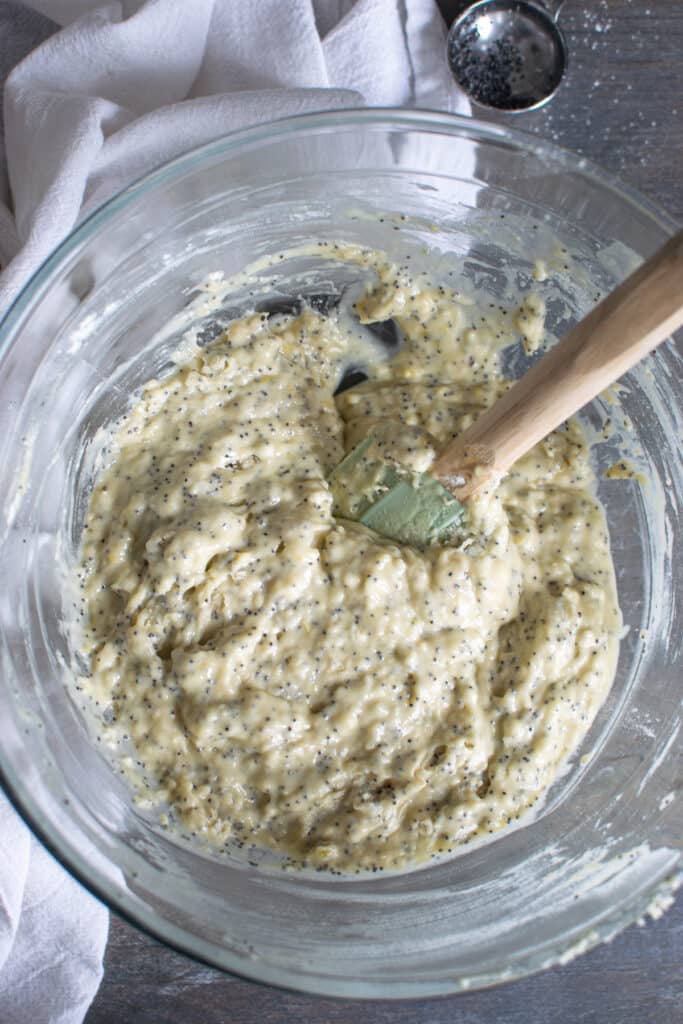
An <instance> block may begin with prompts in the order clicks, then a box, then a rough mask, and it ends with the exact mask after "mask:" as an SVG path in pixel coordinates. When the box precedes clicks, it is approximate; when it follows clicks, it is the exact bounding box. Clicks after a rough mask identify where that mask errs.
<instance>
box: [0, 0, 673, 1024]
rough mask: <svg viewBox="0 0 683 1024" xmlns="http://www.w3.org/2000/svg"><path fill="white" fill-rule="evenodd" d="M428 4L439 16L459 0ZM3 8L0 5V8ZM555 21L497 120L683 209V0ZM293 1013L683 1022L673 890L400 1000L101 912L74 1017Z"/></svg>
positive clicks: (240, 1021)
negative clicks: (509, 111) (437, 990)
mask: <svg viewBox="0 0 683 1024" xmlns="http://www.w3.org/2000/svg"><path fill="white" fill-rule="evenodd" d="M188 2H191V0H188ZM240 2H241V0H240ZM283 2H286V0H283ZM407 2H410V0H407ZM440 3H441V7H442V10H443V11H444V13H445V14H446V15H447V16H449V15H451V14H452V13H453V12H454V11H455V9H456V8H457V7H458V0H440ZM9 6H10V5H5V4H0V14H2V8H5V9H7V8H8V7H9ZM1 21H2V19H1V18H0V22H1ZM561 24H562V26H563V28H564V31H565V33H566V36H567V40H568V44H569V50H570V60H571V62H570V69H569V73H568V75H567V78H566V80H565V82H564V84H563V85H562V88H561V90H560V93H559V94H558V95H557V97H556V98H555V99H554V100H553V101H552V103H551V104H550V106H548V107H547V108H546V109H545V110H542V111H537V112H535V113H531V114H525V115H521V116H517V117H514V118H511V117H510V116H509V115H508V117H507V118H505V117H501V118H498V120H503V121H505V120H507V121H508V122H514V124H515V125H516V126H517V127H519V128H521V129H524V130H526V131H531V132H537V133H538V134H540V135H543V136H545V137H546V138H550V139H552V140H553V141H556V142H558V143H559V144H561V145H564V146H567V147H569V148H571V149H574V150H576V151H578V152H579V153H581V154H582V155H584V156H587V157H590V158H591V159H593V160H595V161H597V162H598V163H600V164H602V165H603V166H604V167H606V168H608V169H609V170H611V171H613V172H615V173H616V174H618V175H619V176H620V177H621V178H623V180H624V181H626V182H628V183H630V184H631V185H633V186H635V187H636V188H638V189H639V190H641V191H642V192H644V193H645V194H646V195H648V196H650V197H651V198H652V199H654V200H656V201H658V202H659V203H660V204H661V205H662V206H664V207H665V208H666V209H667V210H668V211H669V212H670V213H671V214H672V215H673V216H674V217H676V218H677V219H679V220H683V180H682V171H683V0H585V2H579V0H567V4H566V6H565V8H564V10H563V13H562V17H561ZM0 29H2V25H1V24H0ZM3 35H4V33H3V32H2V31H0V69H2V68H1V64H2V60H1V58H2V47H3V42H5V43H6V42H7V40H6V37H5V39H4V40H3ZM295 1021H296V1022H298V1021H302V1022H306V1024H347V1022H349V1024H350V1022H354V1024H446V1022H448V1024H492V1022H495V1024H545V1022H552V1024H593V1022H596V1024H598V1022H599V1024H650V1022H653V1024H654V1022H657V1024H659V1022H661V1024H678V1022H682V1024H683V897H679V899H678V902H677V904H676V906H674V907H673V908H672V909H671V910H670V911H669V912H668V914H666V915H665V917H664V918H662V919H661V920H659V921H657V922H650V923H648V924H647V925H646V926H645V927H642V928H639V927H636V926H634V927H632V928H630V929H629V930H628V931H626V932H625V933H624V934H623V935H621V936H619V937H618V938H617V939H616V940H615V941H614V942H612V943H611V945H609V946H602V947H599V948H598V949H595V950H593V951H592V952H591V953H588V954H586V955H585V956H583V957H581V958H579V959H578V960H575V961H574V962H573V963H571V964H568V965H567V966H565V967H561V968H556V969H553V970H550V971H546V972H545V973H543V974H541V975H537V976H535V977H533V978H529V979H526V980H524V981H521V982H516V983H514V984H511V985H505V986H501V987H499V988H496V989H491V990H488V991H486V992H478V993H471V994H466V995H460V996H455V997H452V998H448V999H440V1000H431V1001H425V1002H417V1003H398V1004H397V1003H362V1004H357V1003H347V1002H341V1001H333V1000H326V999H319V998H313V997H305V996H298V995H292V994H289V993H284V992H278V991H275V990H272V989H266V988H263V987H259V986H256V985H253V984H250V983H247V982H242V981H233V980H231V979H228V978H227V977H225V976H224V975H222V974H221V973H220V972H218V971H215V970H213V969H211V968H208V967H203V966H201V965H199V964H196V963H194V962H193V961H191V960H189V959H188V958H187V957H184V956H182V955H180V954H178V953H174V952H172V951H171V950H169V949H166V948H164V947H162V946H161V945H160V944H159V943H157V942H155V941H154V940H153V939H151V938H149V937H147V936H145V935H143V934H142V933H140V932H138V931H136V930H135V929H134V928H132V927H131V926H130V925H128V924H126V923H125V922H123V921H121V920H120V919H118V918H116V917H115V916H112V922H111V933H110V941H109V946H108V949H107V954H106V958H105V976H104V981H103V983H102V986H101V988H100V991H99V993H98V995H97V997H96V999H95V1002H94V1003H93V1005H92V1007H91V1009H90V1011H89V1013H88V1015H87V1018H86V1024H228V1022H229V1024H257V1022H258V1024H261V1022H263V1024H280V1022H295ZM8 1024H9V1022H8Z"/></svg>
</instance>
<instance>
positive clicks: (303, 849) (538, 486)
mask: <svg viewBox="0 0 683 1024" xmlns="http://www.w3.org/2000/svg"><path fill="white" fill-rule="evenodd" d="M321 246H325V247H327V248H328V249H329V248H330V243H321ZM331 248H333V249H336V250H338V254H339V255H342V256H344V255H345V248H344V247H343V246H339V247H331ZM347 257H348V258H351V259H352V260H353V261H356V262H358V263H361V264H363V263H365V264H366V265H370V266H372V267H373V268H374V269H375V271H376V278H377V280H376V284H375V285H374V287H373V288H371V289H370V290H369V291H368V292H367V294H366V295H365V296H364V297H363V298H362V300H361V301H359V302H358V303H357V306H356V308H357V311H358V314H359V315H360V316H361V319H366V320H368V321H371V320H376V319H385V318H387V317H393V318H394V319H395V320H396V321H397V322H398V324H399V326H400V328H401V330H402V333H403V335H404V337H405V344H404V346H403V348H402V350H401V351H400V353H399V354H398V355H397V356H396V357H395V358H393V359H391V360H390V361H388V362H380V361H378V360H374V361H373V359H372V358H370V356H368V360H367V364H368V372H369V374H370V379H369V380H367V381H366V382H364V383H363V384H361V385H359V386H358V387H356V388H353V389H352V390H350V391H347V392H345V393H343V394H342V395H339V396H337V397H336V398H335V397H333V392H334V390H335V387H336V384H337V383H338V380H339V378H340V375H341V372H342V369H343V367H344V365H345V363H347V362H348V355H349V351H350V347H351V344H352V343H351V341H350V339H349V337H348V332H347V330H346V327H345V324H344V323H343V322H342V320H341V319H338V318H337V317H336V315H335V313H334V312H332V313H330V314H329V315H322V314H321V313H319V312H316V311H314V310H313V309H309V308H305V309H303V311H302V312H301V313H300V314H299V315H289V316H278V317H270V318H268V317H267V316H266V315H258V314H254V315H249V316H245V317H243V318H242V319H239V320H236V321H233V322H232V323H231V324H230V325H229V326H228V328H227V329H226V330H225V332H224V334H223V335H221V336H220V337H219V338H218V339H217V340H216V341H214V342H212V343H211V344H210V345H208V346H206V347H199V346H197V347H196V348H195V350H194V352H193V353H191V354H190V355H189V356H187V355H186V356H183V359H182V361H181V362H179V363H178V365H177V366H176V368H175V370H174V371H173V372H172V373H171V375H170V376H168V377H166V378H165V379H163V380H160V381H151V382H149V383H148V384H147V385H146V386H145V387H144V388H143V389H142V390H141V392H140V393H139V394H138V395H136V396H135V398H134V401H133V402H132V404H131V407H130V409H129V411H128V412H127V413H126V415H125V416H124V417H123V418H122V419H121V420H120V421H119V422H118V423H117V424H115V426H114V428H113V431H112V433H111V436H110V439H109V444H108V454H107V462H106V466H105V468H104V470H103V471H102V472H101V474H100V476H99V478H98V479H97V481H96V483H95V486H94V489H93V493H92V497H91V501H90V507H89V511H88V513H87V516H86V521H85V525H84V532H83V540H82V548H81V561H80V565H79V567H78V582H79V587H80V595H81V601H82V610H83V611H84V613H85V620H86V627H85V629H84V631H83V634H82V647H83V649H84V652H85V654H86V655H87V656H88V658H89V660H90V666H91V672H90V674H89V675H88V676H87V677H84V678H82V679H81V680H80V681H79V685H80V686H81V687H82V689H83V690H84V691H85V692H86V693H87V694H89V695H91V696H92V697H93V698H94V699H95V700H96V701H97V702H98V706H99V708H100V710H103V709H106V711H107V713H106V715H105V716H104V717H103V720H102V723H101V730H102V733H103V735H104V736H105V738H106V739H107V741H108V742H109V743H110V744H111V745H112V746H113V747H114V749H120V747H121V745H122V744H123V743H125V744H127V745H129V747H131V748H132V750H133V751H134V757H135V759H136V761H137V762H138V768H139V769H140V771H141V773H142V776H143V777H144V786H146V787H147V789H148V791H149V792H148V793H147V796H148V797H149V798H151V799H153V800H155V801H158V802H159V805H160V807H162V808H163V810H164V812H165V813H166V814H168V816H169V819H170V820H171V821H172V822H174V823H175V825H176V826H177V827H178V828H181V829H183V830H185V831H189V832H191V833H196V834H198V835H202V836H204V837H206V838H209V839H210V840H215V841H217V842H220V843H222V842H227V843H231V844H234V843H235V842H237V843H238V844H240V845H241V844H243V845H244V846H250V845H254V846H257V847H266V848H272V849H275V850H277V851H279V852H281V853H283V854H285V855H287V856H288V857H289V858H290V860H291V862H293V863H296V864H308V865H312V866H316V867H325V868H328V869H332V870H339V871H345V872H348V871H357V870H363V869H365V870H367V869H369V870H385V869H389V868H397V867H405V866H410V865H411V864H415V863H418V862H421V861H424V860H425V859H428V858H429V857H431V856H434V855H437V854H442V853H447V852H450V851H452V850H455V849H456V848H457V847H458V846H460V845H462V844H463V843H466V842H468V841H470V840H471V839H473V838H474V837H478V836H482V835H486V834H488V833H492V832H495V831H496V830H498V829H501V828H503V827H505V826H506V825H508V824H510V823H511V822H513V821H515V820H516V819H518V818H519V816H520V815H521V814H523V813H524V812H525V811H527V810H528V809H529V808H530V807H532V806H533V805H534V803H536V802H537V801H538V799H539V797H540V796H541V795H542V794H543V793H545V792H546V790H547V789H548V787H549V786H550V785H551V784H552V782H553V781H554V779H555V778H556V777H557V775H558V773H559V771H560V770H561V768H562V766H563V765H564V763H565V762H566V759H567V757H568V756H569V755H571V753H572V752H573V751H574V750H575V749H576V747H577V745H578V744H579V742H580V741H581V739H582V738H583V736H584V735H585V733H586V731H587V729H588V727H589V726H590V724H591V722H592V721H593V718H594V717H595V714H596V712H597V710H598V708H599V707H600V705H601V703H602V701H603V700H604V698H605V696H606V694H607V692H608V690H609V687H610V684H611V681H612V677H613V674H614V667H615V659H616V653H617V648H618V636H619V630H620V616H619V611H618V607H617V599H616V589H615V582H614V571H613V566H612V561H611V556H610V551H609V543H608V537H607V530H606V525H605V521H604V516H603V512H602V509H601V507H600V505H599V504H598V502H597V500H596V498H595V497H594V496H593V493H592V484H593V478H592V472H591V469H590V466H589V460H588V452H587V448H586V445H585V443H584V441H583V437H582V434H581V432H580V429H579V427H578V425H577V424H575V423H570V424H569V425H567V426H566V427H565V428H563V429H561V430H559V431H557V432H555V433H554V434H553V435H551V436H550V437H549V438H547V439H546V440H545V441H544V442H543V443H541V444H540V445H538V446H537V447H536V448H535V449H534V450H533V451H532V452H531V453H530V454H529V455H527V456H526V457H525V458H524V459H523V460H521V461H520V462H519V463H518V464H517V465H516V467H515V468H514V470H513V471H512V472H511V473H510V474H509V475H508V476H507V477H506V478H505V479H504V480H503V481H502V482H501V483H500V485H499V486H498V488H497V489H496V490H495V491H489V492H487V493H483V494H480V495H478V496H477V497H475V498H474V499H473V500H472V501H471V503H470V506H469V512H470V522H471V525H472V534H473V536H472V538H470V539H469V541H468V542H467V543H466V544H463V545H461V546H459V547H455V546H447V545H445V546H439V547H433V548H428V549H427V550H425V551H417V550H413V549H411V548H408V547H399V546H398V545H397V544H395V543H393V542H391V541H388V540H386V539H384V538H382V537H380V536H377V535H376V534H373V533H371V532H370V531H369V530H367V529H366V528H364V527H363V526H360V525H359V524H357V523H353V522H350V521H348V520H344V519H335V518H334V516H333V514H332V499H331V495H330V491H329V487H328V484H327V479H328V476H329V474H330V472H331V470H332V469H333V467H334V466H335V465H336V464H337V463H338V462H339V461H340V460H341V458H342V457H343V455H344V452H345V451H348V450H349V449H350V448H351V447H353V445H354V444H356V443H357V442H358V441H359V440H360V439H361V438H362V437H363V436H364V435H365V433H366V432H367V431H368V429H369V428H370V427H373V428H374V429H375V431H376V432H377V436H379V437H383V438H384V440H385V445H386V451H387V453H388V454H389V455H391V454H393V455H394V456H395V457H397V458H398V459H399V460H400V461H401V462H403V463H406V464H408V465H409V466H413V467H414V468H415V469H419V470H420V471H422V470H424V469H425V468H427V467H428V466H429V464H430V462H431V460H432V459H433V457H434V453H435V451H436V450H438V449H439V448H440V447H443V446H444V445H445V444H446V443H447V442H448V440H449V439H450V438H451V437H452V436H453V435H454V434H456V433H458V432H459V431H461V430H462V429H463V428H464V427H465V426H467V425H468V424H469V423H470V422H471V421H472V419H473V417H474V416H475V415H476V414H477V412H478V411H479V410H480V409H482V408H483V407H485V406H486V405H488V404H490V403H491V402H492V401H493V400H494V399H495V397H496V396H497V395H498V394H499V393H500V391H501V390H502V389H503V388H504V387H506V383H505V382H504V380H503V379H502V376H501V373H500V370H499V367H498V355H497V353H498V350H499V348H500V347H501V339H500V338H499V337H498V336H497V334H498V333H499V331H497V330H496V326H495V323H494V321H493V319H492V318H491V319H490V318H489V316H488V313H487V312H486V311H482V310H481V309H476V308H474V307H469V306H467V305H466V304H463V303H462V302H461V301H459V300H458V299H457V298H456V296H455V295H454V294H453V293H452V292H450V291H449V290H448V289H447V288H446V287H444V286H441V285H436V284H432V283H430V282H429V281H428V280H426V278H425V277H424V276H421V275H419V274H416V275H414V276H413V275H411V273H410V272H409V268H408V265H405V266H403V267H396V266H393V265H391V264H390V263H388V262H387V261H386V260H385V259H384V257H382V255H381V254H377V253H371V252H369V251H365V250H358V251H355V250H354V251H353V252H351V253H350V256H349V255H348V254H347ZM541 315H542V313H541ZM507 340H508V341H510V342H512V341H514V340H515V338H514V336H513V335H511V336H510V337H509V338H508V339H507ZM353 344H354V345H357V340H355V341H354V342H353ZM105 719H106V721H105Z"/></svg>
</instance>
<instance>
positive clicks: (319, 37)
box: [0, 0, 469, 1024]
mask: <svg viewBox="0 0 683 1024" xmlns="http://www.w3.org/2000/svg"><path fill="white" fill-rule="evenodd" d="M29 7H30V8H33V11H29V9H28V7H20V6H19V5H17V4H16V3H15V4H11V3H0V28H2V29H3V31H2V32H1V33H0V74H2V73H4V72H6V70H7V67H8V64H12V63H13V62H14V61H13V58H15V59H20V58H21V57H22V56H23V54H24V53H25V52H26V51H27V49H28V48H29V47H28V45H27V43H29V42H30V41H31V31H33V45H35V44H37V43H41V45H39V46H38V47H37V49H34V50H33V51H32V52H31V53H29V55H28V56H26V57H24V59H23V60H21V61H20V63H19V64H18V65H17V66H16V67H15V68H14V70H13V71H12V72H11V73H10V75H9V77H8V78H7V81H6V84H5V96H4V150H5V153H4V159H3V154H2V152H0V263H1V265H2V266H3V267H4V270H3V272H2V273H1V274H0V312H3V311H4V310H5V309H6V308H7V306H8V304H9V303H10V302H11V300H12V299H13V298H14V296H15V295H16V294H17V293H18V291H19V290H20V288H21V287H22V285H23V284H24V283H25V282H26V280H27V278H28V277H29V275H30V274H31V273H32V272H33V271H34V270H35V269H36V268H37V267H38V266H39V264H40V263H41V262H42V260H43V259H44V258H45V257H46V256H47V255H48V253H49V252H50V251H51V250H52V249H53V248H54V247H55V246H56V245H57V244H58V242H60V241H61V240H62V239H63V238H64V237H65V235H66V234H67V233H68V232H69V231H70V230H71V228H72V227H73V226H74V225H75V224H76V223H77V221H78V220H79V219H80V218H81V217H82V216H83V215H84V214H85V213H87V212H88V211H89V210H91V209H92V208H93V207H95V206H97V205H99V204H100V203H102V202H103V201H104V200H105V199H106V198H108V197H109V196H110V195H112V194H113V193H114V192H115V191H117V190H118V189H120V188H121V187H123V186H124V185H126V184H128V183H129V182H130V181H132V180H133V179H135V178H137V177H139V176H140V175H141V174H143V173H145V172H146V171H148V170H150V169H151V168H153V167H155V166H157V165H158V164H160V163H162V162H163V161H166V160H169V159H170V158H172V157H174V156H176V155H177V154H178V153H181V152H183V151H185V150H188V149H190V148H192V147H193V146H197V145H199V144H201V143H203V142H207V141H209V140H211V139H214V138H217V137H218V136H220V135H223V134H225V133H226V132H228V131H231V130H233V129H236V128H240V127H243V126H246V125H248V124H255V123H258V122H262V121H266V120H270V119H272V118H276V117H283V116H287V115H291V114H298V113H302V112H305V111H313V110H322V109H329V108H335V107H354V106H363V105H371V106H421V107H431V108H435V109H440V110H451V111H459V112H468V110H469V107H468V105H467V101H466V100H465V99H464V97H463V96H462V94H459V93H458V92H457V90H456V89H455V87H454V85H453V82H452V79H451V77H450V75H449V72H448V69H447V66H446V61H445V57H444V53H445V27H444V25H443V22H442V20H441V16H440V14H439V12H438V9H437V8H436V5H435V3H434V0H355V2H354V0H286V2H283V0H192V2H191V3H188V2H187V0H121V2H116V3H107V4H105V5H104V6H102V5H100V4H98V3H94V2H93V0H34V2H33V3H31V4H30V5H29ZM31 15H32V16H33V19H34V20H33V22H31V21H30V17H31ZM47 19H50V20H47ZM53 23H56V24H53ZM60 26H62V27H61V30H60V31H56V30H57V29H58V28H59V27H60ZM51 32H54V34H51V35H50V33H51ZM46 36H49V38H47V40H46V41H43V40H45V37H46ZM1 142H2V138H1V136H0V143H1ZM107 923H108V922H107V915H106V911H105V910H104V908H103V907H102V906H101V905H100V904H99V903H98V902H97V901H96V900H95V899H93V898H92V897H90V896H88V895H87V894H86V893H85V892H84V891H83V890H82V889H81V888H80V887H79V885H78V883H76V882H74V881H73V880H72V879H70V878H69V877H68V876H67V875H66V873H65V872H64V871H63V870H62V869H61V868H60V867H59V866H58V865H57V864H56V863H55V862H54V861H53V859H52V858H51V857H50V855H49V854H47V853H46V852H45V851H44V850H43V849H42V847H41V846H40V845H39V844H38V843H37V842H36V841H35V840H34V839H32V838H31V837H30V835H29V833H28V831H27V830H26V828H25V826H24V825H23V824H22V823H21V821H20V820H19V818H18V817H17V815H16V814H15V812H14V811H13V810H12V809H11V807H10V806H9V804H7V802H6V801H5V800H4V799H3V798H2V796H1V795H0V1022H3V1024H5V1022H6V1024H24V1022H27V1024H28V1022H30V1024H42V1022H44V1021H49V1022H59V1024H75V1022H78V1021H81V1020H82V1019H83V1015H84V1014H85V1012H86V1010H87V1007H88V1005H89V1003H90V1001H91V999H92V997H93V995H94V993H95V992H96V990H97V986H98V985H99V981H100V978H101V973H102V955H103V950H104V945H105V942H106V934H107Z"/></svg>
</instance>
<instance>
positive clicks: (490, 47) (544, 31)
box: [447, 0, 568, 113]
mask: <svg viewBox="0 0 683 1024" xmlns="http://www.w3.org/2000/svg"><path fill="white" fill-rule="evenodd" d="M563 3H564V0H546V2H545V3H536V2H531V0H480V2H479V3H475V4H473V5H472V6H470V7H468V8H466V9H465V10H464V11H463V12H462V14H460V15H459V17H458V18H456V20H455V21H454V22H453V24H452V26H451V29H450V32H449V33H448V43H447V46H448V51H447V52H448V63H449V65H450V68H451V71H452V72H453V76H454V78H455V80H456V82H457V83H458V85H459V86H460V87H461V88H462V89H464V91H465V92H466V93H467V94H468V95H469V96H470V98H471V99H473V100H474V102H475V103H477V104H479V106H482V107H488V108H493V109H495V110H506V111H508V112H510V113H518V112H519V111H522V110H534V109H536V108H537V107H540V106H542V105H543V104H544V103H547V102H548V100H549V99H550V98H551V97H552V96H553V95H554V94H555V91H556V90H557V87H558V86H559V84H560V81H561V80H562V76H563V74H564V72H565V68H566V67H567V59H568V57H567V45H566V43H565V40H564V37H563V35H562V33H561V32H560V30H559V28H558V26H557V18H558V16H559V13H560V8H561V7H562V4H563Z"/></svg>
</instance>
